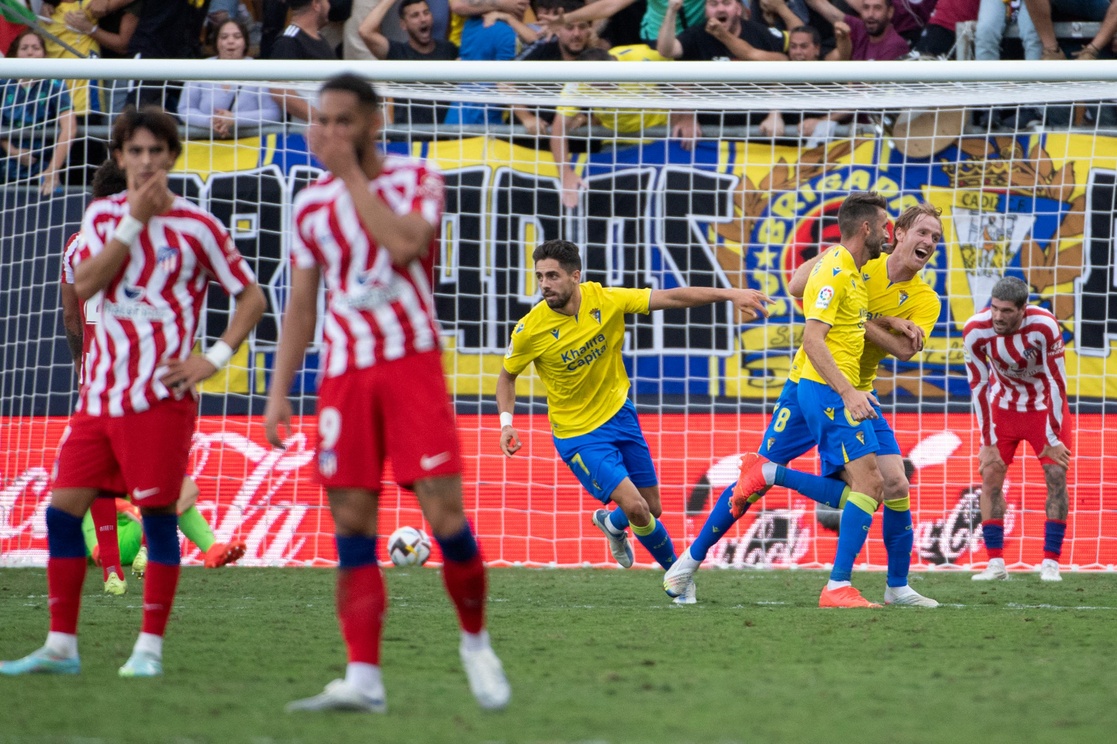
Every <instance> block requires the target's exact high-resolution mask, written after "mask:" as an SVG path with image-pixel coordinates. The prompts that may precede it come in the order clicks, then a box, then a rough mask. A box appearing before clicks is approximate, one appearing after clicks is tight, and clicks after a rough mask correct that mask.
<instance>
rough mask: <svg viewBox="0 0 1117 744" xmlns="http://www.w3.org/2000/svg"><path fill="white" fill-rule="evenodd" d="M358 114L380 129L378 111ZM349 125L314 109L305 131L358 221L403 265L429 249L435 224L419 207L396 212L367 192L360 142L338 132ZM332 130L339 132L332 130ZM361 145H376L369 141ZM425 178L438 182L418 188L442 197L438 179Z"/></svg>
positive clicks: (312, 150)
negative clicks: (434, 190) (340, 185)
mask: <svg viewBox="0 0 1117 744" xmlns="http://www.w3.org/2000/svg"><path fill="white" fill-rule="evenodd" d="M345 115H348V112H347V113H346V114H345ZM358 115H360V116H370V117H373V118H374V119H375V120H376V124H375V126H376V128H377V130H379V126H380V122H379V119H380V113H379V111H375V110H362V111H360V112H359V114H358ZM351 125H352V123H351V122H348V121H346V120H344V119H340V118H338V117H332V116H331V114H330V113H328V112H323V111H315V113H314V123H313V124H312V125H311V127H310V129H309V132H308V139H309V141H310V150H311V152H313V153H314V156H315V157H316V158H318V160H319V162H321V163H322V165H324V166H325V167H326V169H327V170H328V171H330V173H333V174H334V176H336V177H337V178H338V179H340V180H341V181H342V182H343V183H344V184H345V186H346V189H347V190H348V192H349V196H350V198H351V199H352V200H353V207H354V208H355V209H356V211H357V215H358V217H360V219H361V224H362V225H364V228H365V230H366V231H368V233H369V235H375V236H376V241H377V242H378V243H379V244H380V245H381V246H382V247H383V248H384V249H385V250H386V251H387V252H388V255H390V256H391V257H392V263H394V264H395V265H396V266H406V265H408V264H410V263H411V262H412V261H414V260H416V259H418V258H422V257H423V256H425V255H426V253H427V251H428V250H430V246H431V241H432V240H433V239H434V235H435V228H434V225H432V224H431V223H430V221H428V218H427V217H426V216H425V215H424V214H423V213H422V211H421V210H415V211H412V212H408V213H407V214H404V215H400V214H396V213H395V212H394V211H392V209H391V207H389V206H388V204H387V203H386V202H384V200H382V199H379V198H377V197H376V196H375V195H374V194H373V193H372V192H370V191H369V188H368V183H369V174H367V173H366V172H365V171H364V169H363V168H362V162H361V161H362V157H363V153H362V152H359V151H358V150H359V147H360V145H358V147H355V146H354V144H353V142H352V140H351V139H349V138H348V137H345V136H340V134H339V132H341V133H343V132H344V131H346V130H347V128H348V127H350V126H351ZM335 129H336V130H338V131H337V132H335ZM364 146H365V147H369V148H373V147H375V145H374V144H373V143H372V142H369V143H365V145H364ZM425 177H426V178H428V179H434V180H436V181H437V182H438V183H437V185H435V184H433V183H430V184H428V183H426V182H424V183H422V184H420V185H419V188H420V189H432V188H437V190H438V191H439V194H438V197H439V198H441V178H440V177H439V176H438V175H437V174H436V173H427V174H426V176H425Z"/></svg>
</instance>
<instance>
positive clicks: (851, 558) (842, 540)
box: [830, 491, 877, 581]
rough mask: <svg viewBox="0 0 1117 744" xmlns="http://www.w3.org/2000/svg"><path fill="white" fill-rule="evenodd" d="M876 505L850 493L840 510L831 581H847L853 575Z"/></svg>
mask: <svg viewBox="0 0 1117 744" xmlns="http://www.w3.org/2000/svg"><path fill="white" fill-rule="evenodd" d="M876 505H877V502H876V501H874V500H873V499H871V498H869V497H868V496H866V495H865V494H863V493H857V492H856V491H854V492H852V493H850V495H849V499H848V500H847V501H846V505H845V508H843V509H842V522H841V527H840V529H839V531H838V550H837V554H836V555H835V556H834V568H833V569H832V570H831V571H830V580H831V581H849V577H850V576H852V575H853V564H854V562H855V561H856V560H857V556H858V555H860V554H861V548H863V547H864V546H865V539H866V538H868V536H869V528H870V527H871V526H872V524H873V512H874V511H876Z"/></svg>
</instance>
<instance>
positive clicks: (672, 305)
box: [648, 287, 772, 318]
mask: <svg viewBox="0 0 1117 744" xmlns="http://www.w3.org/2000/svg"><path fill="white" fill-rule="evenodd" d="M715 302H732V303H733V304H734V305H735V306H736V307H737V309H738V310H740V311H741V312H743V313H745V314H747V315H749V316H751V317H753V318H756V317H760V316H763V317H765V318H767V317H768V308H767V307H765V306H766V305H768V304H770V303H771V302H772V298H770V297H769V296H768V295H766V294H764V293H763V292H761V291H760V290H757V289H721V288H718V287H676V288H674V289H653V290H652V295H651V298H650V299H649V300H648V311H649V312H651V311H653V310H676V309H679V308H688V307H702V306H703V305H712V304H714V303H715Z"/></svg>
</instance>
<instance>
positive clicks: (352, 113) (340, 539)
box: [265, 75, 512, 713]
mask: <svg viewBox="0 0 1117 744" xmlns="http://www.w3.org/2000/svg"><path fill="white" fill-rule="evenodd" d="M382 124H383V121H382V119H381V112H380V98H379V97H378V96H377V95H376V92H375V91H374V90H373V88H372V86H371V85H369V84H368V82H366V81H365V80H364V79H362V78H359V77H357V76H355V75H338V76H336V77H333V78H331V79H330V80H328V81H327V82H326V83H325V84H324V85H323V86H322V87H321V88H320V91H319V96H318V108H317V109H316V110H315V113H314V122H313V124H312V125H311V127H310V130H309V142H310V149H311V152H313V153H314V155H315V157H316V158H317V159H318V161H319V162H320V163H322V165H323V166H325V168H326V170H327V171H328V173H325V174H323V175H322V176H321V177H320V178H319V179H318V180H317V181H315V182H314V183H312V184H310V185H309V186H307V187H306V188H305V189H303V190H302V191H301V192H299V195H298V197H297V198H296V199H295V204H294V210H293V211H294V234H293V239H292V241H291V262H292V268H291V293H290V298H289V300H288V302H287V308H286V309H285V311H284V314H283V329H282V333H281V335H280V339H279V349H278V350H277V352H276V363H275V373H274V375H273V376H272V381H271V387H270V390H269V391H268V404H267V408H266V409H265V417H266V424H265V426H266V429H267V437H268V441H270V442H271V443H272V444H274V445H276V446H283V439H282V438H281V437H280V432H279V429H280V427H281V426H286V427H288V428H289V426H290V421H291V415H292V410H291V403H290V401H288V400H287V393H288V391H289V390H290V388H291V384H292V382H293V381H294V378H295V375H296V373H297V372H298V370H299V367H300V366H301V365H302V362H303V357H304V355H305V354H306V348H307V346H308V345H309V344H310V343H311V342H312V341H313V340H314V331H315V325H316V318H317V309H318V302H319V299H318V297H319V285H320V284H322V283H324V284H325V286H326V301H325V307H326V314H325V318H324V319H323V336H324V338H323V345H324V347H325V352H324V354H323V355H322V361H321V370H320V371H321V381H320V383H319V386H318V441H317V443H316V451H317V477H318V481H319V482H320V483H321V484H322V485H323V486H324V487H325V489H326V494H327V497H328V499H329V502H330V513H331V514H332V516H333V520H334V525H335V528H336V533H337V556H338V577H337V615H338V620H339V623H340V625H341V633H342V636H343V637H344V639H345V646H346V650H347V652H348V663H347V664H346V667H345V677H344V679H338V680H334V681H332V682H330V683H329V684H328V685H327V686H326V689H325V691H323V692H322V693H320V694H318V695H315V696H313V697H310V698H306V699H303V700H297V701H294V702H292V703H290V704H289V705H288V706H287V709H288V710H289V711H322V710H358V711H364V712H370V713H383V712H385V711H386V710H387V699H386V696H385V691H384V684H383V680H382V678H381V675H380V638H381V631H382V627H383V621H384V614H385V611H386V610H387V603H388V594H387V592H386V591H385V587H384V578H383V575H382V574H381V572H380V566H379V564H378V562H377V545H376V536H377V516H378V515H377V510H378V507H379V499H380V491H381V489H382V488H383V483H382V474H383V469H384V464H385V460H386V459H387V458H391V461H392V470H393V473H394V475H395V479H396V482H397V483H399V485H400V486H402V487H403V488H406V489H409V490H413V491H414V492H415V496H416V497H417V498H418V501H419V506H420V507H421V508H422V510H423V516H424V517H425V518H426V520H427V521H428V522H429V523H430V526H431V531H432V532H433V534H434V538H435V540H436V541H438V544H439V547H440V548H441V549H442V557H443V564H442V580H443V583H444V584H445V587H446V593H447V594H448V595H449V597H450V600H451V602H452V603H453V605H454V608H455V609H456V610H457V613H458V623H459V625H460V627H461V636H460V644H459V646H458V654H459V657H460V659H461V662H462V666H463V667H464V668H465V673H466V677H467V679H468V681H469V688H470V691H471V692H472V693H473V696H474V697H475V698H476V699H477V702H478V703H479V704H480V705H481V707H483V708H486V709H499V708H503V707H504V706H506V705H507V704H508V701H509V699H510V698H511V694H512V693H511V688H510V687H509V685H508V680H507V679H506V678H505V675H504V668H503V666H502V665H501V662H500V659H499V658H498V657H497V655H496V653H495V652H494V651H493V649H492V645H491V643H490V640H489V632H488V630H487V629H486V626H485V605H486V595H487V583H486V572H485V564H484V561H483V560H482V556H481V549H480V546H479V545H478V543H477V540H476V538H475V536H474V534H473V528H472V527H471V526H470V524H469V522H468V520H467V519H466V516H465V511H464V508H463V506H462V480H461V472H462V458H461V448H460V445H459V441H458V433H457V427H456V425H455V422H454V411H453V407H452V405H451V402H450V398H449V395H448V394H447V392H446V378H445V376H444V374H443V371H442V355H441V350H440V347H439V327H438V321H437V320H436V319H435V315H434V296H433V294H432V291H431V283H432V281H433V277H432V274H433V267H434V259H435V255H436V252H437V246H438V229H439V227H440V225H441V223H442V208H443V189H444V184H443V180H442V175H441V174H440V173H438V171H436V170H434V169H433V168H431V167H430V166H428V165H427V164H426V163H424V162H423V161H419V160H414V159H412V158H407V157H399V156H395V155H384V154H383V153H381V152H380V150H379V149H378V148H377V143H378V142H379V140H380V128H381V126H382Z"/></svg>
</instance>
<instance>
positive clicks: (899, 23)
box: [846, 0, 941, 47]
mask: <svg viewBox="0 0 1117 744" xmlns="http://www.w3.org/2000/svg"><path fill="white" fill-rule="evenodd" d="M846 1H847V2H848V4H849V6H850V7H851V8H853V12H854V13H856V14H857V15H860V16H861V17H862V18H864V17H865V16H864V14H863V13H862V12H861V10H862V8H863V5H864V0H846ZM939 2H941V0H892V28H894V29H896V33H898V34H899V35H900V36H902V37H904V41H906V42H907V43H908V46H909V47H911V46H914V45H915V42H916V40H917V39H919V37H920V36H921V35H922V34H923V29H924V28H926V26H927V23H928V21H929V20H930V18H931V15H932V13H933V12H934V10H935V6H936V5H937V4H938V3H939Z"/></svg>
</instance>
